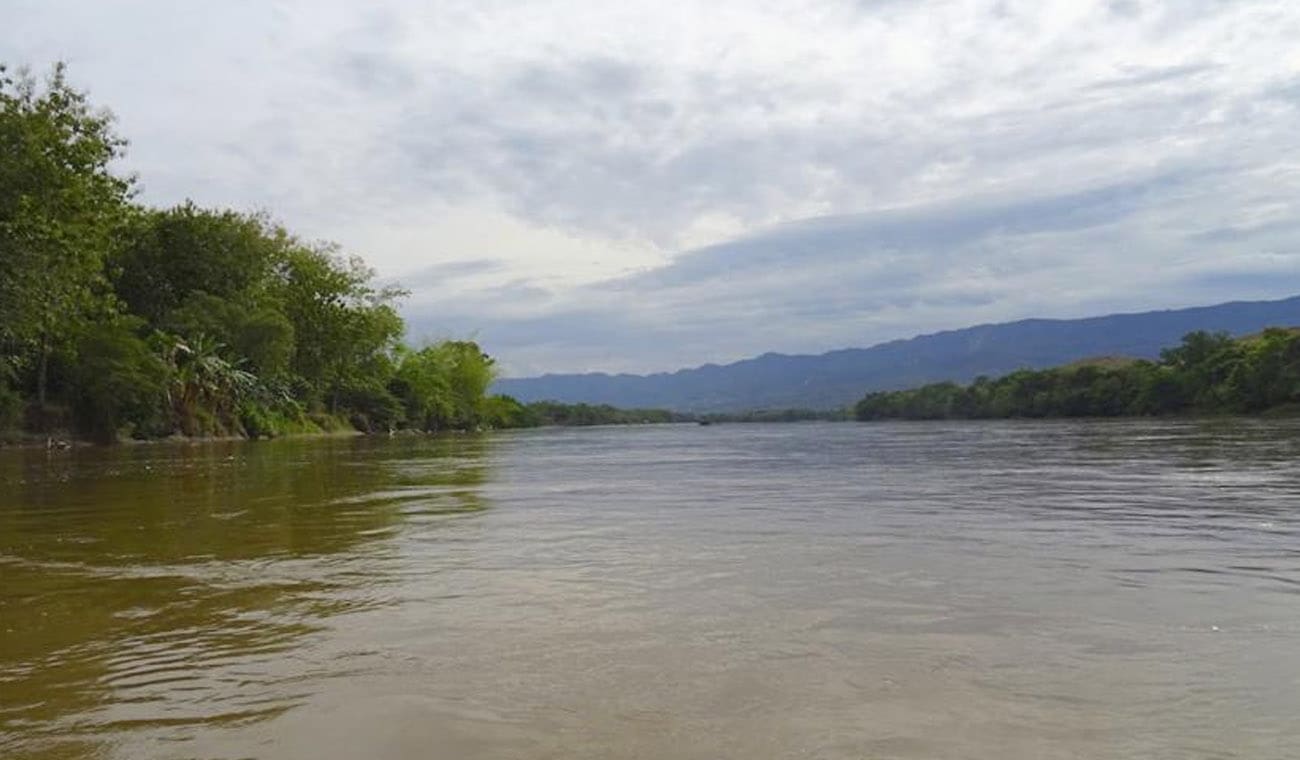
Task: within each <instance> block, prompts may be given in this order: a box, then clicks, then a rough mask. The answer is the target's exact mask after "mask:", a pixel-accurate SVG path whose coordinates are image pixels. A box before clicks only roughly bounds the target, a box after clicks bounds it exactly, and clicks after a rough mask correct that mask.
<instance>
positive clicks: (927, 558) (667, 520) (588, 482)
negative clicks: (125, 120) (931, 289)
mask: <svg viewBox="0 0 1300 760" xmlns="http://www.w3.org/2000/svg"><path fill="white" fill-rule="evenodd" d="M0 757H4V758H33V759H34V758H42V759H45V758H104V759H106V760H118V759H121V760H148V759H149V758H168V759H171V758H254V757H255V758H303V759H307V758H311V759H313V760H315V759H316V758H327V759H328V758H339V759H345V758H346V759H349V760H350V759H351V758H393V759H399V760H406V759H408V758H412V759H413V758H454V759H456V760H461V759H464V760H475V759H477V758H518V759H521V760H528V759H532V758H554V759H555V760H561V759H563V760H574V759H587V758H591V759H595V758H602V759H604V758H663V759H665V760H670V759H675V758H699V759H700V760H705V759H708V760H715V759H717V758H746V759H749V758H757V759H766V758H773V759H775V758H782V759H784V758H828V759H829V758H976V759H982V758H989V759H995V758H996V759H998V760H1003V759H1007V758H1026V759H1029V758H1032V759H1033V760H1047V759H1051V758H1180V759H1181V758H1236V757H1240V758H1296V757H1300V423H1297V422H1290V421H1288V422H1265V421H1245V420H1224V421H1209V422H1196V421H1180V422H1153V421H1133V422H1037V423H1030V422H1021V423H960V424H939V423H936V424H929V423H911V424H878V425H862V424H853V423H840V424H816V423H812V424H787V425H716V426H712V427H699V426H681V425H679V426H653V427H634V428H599V429H563V430H561V429H553V430H541V431H524V432H515V433H505V434H492V435H485V436H477V437H459V438H450V439H426V438H398V439H373V438H356V439H321V440H282V441H273V442H258V443H210V444H196V445H174V444H160V445H141V446H123V447H118V448H114V449H78V450H74V451H69V452H58V451H56V452H46V451H43V450H42V451H34V450H11V451H2V452H0Z"/></svg>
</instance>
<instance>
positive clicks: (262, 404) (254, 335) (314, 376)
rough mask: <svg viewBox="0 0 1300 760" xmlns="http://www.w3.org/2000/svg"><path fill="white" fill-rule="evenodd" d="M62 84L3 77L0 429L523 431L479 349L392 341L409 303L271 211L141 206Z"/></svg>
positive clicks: (63, 78) (115, 155) (106, 141)
mask: <svg viewBox="0 0 1300 760" xmlns="http://www.w3.org/2000/svg"><path fill="white" fill-rule="evenodd" d="M125 147H126V142H125V141H124V140H123V139H121V138H120V137H118V136H117V134H116V133H115V132H114V130H113V117H112V115H111V114H110V113H109V112H107V111H105V110H100V109H97V108H95V107H93V106H92V105H91V103H90V101H89V99H88V97H87V96H86V94H85V93H83V92H80V91H78V90H76V89H75V88H73V87H72V86H71V85H70V84H69V82H68V79H67V75H66V70H65V68H64V67H63V66H62V65H59V66H56V67H55V68H54V69H53V71H52V72H51V73H50V74H49V75H48V76H47V77H45V78H44V79H37V78H36V77H34V76H32V75H31V74H30V73H27V72H18V73H11V72H10V71H9V70H8V69H5V68H0V431H3V430H5V429H10V430H12V429H13V428H15V427H25V428H26V429H27V430H29V431H32V432H46V431H51V430H59V429H71V430H73V431H75V432H79V433H81V434H83V435H87V436H91V437H94V438H95V439H97V440H104V441H108V440H113V439H116V438H117V437H119V436H121V435H129V436H134V437H154V436H166V435H176V434H180V435H190V436H195V435H241V434H242V435H250V436H262V435H275V434H278V433H281V432H292V431H311V430H322V429H331V428H337V427H340V426H344V425H348V424H351V425H353V426H355V427H357V428H359V429H361V430H365V431H391V430H396V429H400V428H406V427H410V428H416V429H420V430H429V431H433V430H451V429H457V430H470V429H476V428H480V427H487V426H500V425H506V424H515V423H518V422H519V421H520V417H519V414H520V410H521V409H522V407H520V405H519V404H518V403H517V402H514V401H513V400H509V399H489V398H488V396H487V391H488V386H489V385H490V383H491V381H492V379H493V377H494V362H493V360H492V359H491V358H490V357H488V356H487V355H486V354H485V353H483V351H482V350H481V349H480V348H479V347H478V345H477V344H475V343H473V342H471V341H444V342H442V343H436V344H429V345H426V346H421V347H418V348H410V347H407V346H405V345H403V344H402V342H401V340H402V337H403V334H404V332H405V326H404V324H403V322H402V319H401V317H400V316H399V315H398V312H397V303H398V301H399V299H401V298H402V297H403V295H404V293H403V291H402V290H401V289H399V288H397V287H393V286H389V285H384V284H381V283H379V282H377V280H376V275H375V273H374V271H373V270H371V269H370V268H368V267H367V266H366V265H365V263H364V262H363V261H362V259H360V258H359V257H357V256H355V255H347V254H345V253H344V252H343V251H341V250H340V249H339V248H338V247H337V246H335V245H333V244H330V243H317V242H309V241H304V240H303V239H301V238H299V237H297V236H295V235H294V234H292V233H291V232H289V231H288V230H286V229H284V228H283V227H282V226H280V225H278V224H276V223H275V222H274V221H273V219H272V218H271V217H270V216H269V215H268V214H266V213H264V212H258V213H244V212H239V211H234V210H229V209H210V208H204V207H201V206H199V205H197V204H195V203H193V202H191V201H186V202H184V203H181V204H179V205H177V206H174V207H171V208H161V209H160V208H150V207H147V206H143V205H141V204H138V203H137V202H136V201H135V198H134V193H133V190H134V178H132V177H129V176H125V175H123V174H121V173H120V172H117V171H116V170H115V162H116V161H117V160H118V159H119V158H121V157H122V156H123V151H124V150H125Z"/></svg>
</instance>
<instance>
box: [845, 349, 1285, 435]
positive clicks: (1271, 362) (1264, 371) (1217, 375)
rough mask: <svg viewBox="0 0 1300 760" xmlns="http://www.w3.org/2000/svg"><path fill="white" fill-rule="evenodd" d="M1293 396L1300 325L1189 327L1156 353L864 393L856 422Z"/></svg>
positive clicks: (1222, 404)
mask: <svg viewBox="0 0 1300 760" xmlns="http://www.w3.org/2000/svg"><path fill="white" fill-rule="evenodd" d="M1297 404H1300V331H1296V330H1291V329H1281V328H1272V329H1268V330H1265V331H1264V332H1263V333H1261V334H1260V335H1256V336H1252V337H1249V338H1245V339H1241V340H1234V339H1232V338H1231V337H1229V336H1228V335H1226V334H1222V333H1206V332H1193V333H1190V334H1188V335H1187V336H1186V337H1184V338H1183V342H1182V344H1181V345H1179V346H1176V347H1173V348H1170V349H1167V350H1165V351H1163V352H1162V353H1161V357H1160V360H1159V361H1154V362H1151V361H1109V362H1094V363H1080V364H1076V365H1071V366H1067V367H1060V368H1057V369H1049V370H1041V371H1031V370H1021V371H1018V372H1013V373H1012V374H1010V375H1006V376H1005V377H1001V378H998V379H996V380H990V379H989V378H978V379H976V380H975V382H973V383H971V384H970V385H967V386H960V385H957V384H956V383H933V384H930V385H926V386H922V387H920V388H915V389H912V390H905V391H884V392H878V393H869V394H867V395H866V396H865V397H864V398H863V399H862V400H861V401H859V402H858V404H857V406H856V407H855V409H854V414H855V416H856V417H857V419H859V420H880V419H973V418H1005V417H1117V416H1126V415H1140V416H1155V415H1169V414H1192V413H1197V414H1215V413H1240V414H1251V413H1258V412H1263V411H1266V410H1270V409H1277V408H1282V407H1288V406H1291V405H1297Z"/></svg>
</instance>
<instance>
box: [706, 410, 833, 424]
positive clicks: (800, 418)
mask: <svg viewBox="0 0 1300 760" xmlns="http://www.w3.org/2000/svg"><path fill="white" fill-rule="evenodd" d="M848 418H849V414H848V411H847V410H845V409H832V410H829V411H827V410H819V409H755V410H753V411H749V412H736V413H731V414H729V413H717V414H702V415H700V417H699V419H700V421H701V422H704V423H713V422H811V421H813V420H819V421H823V422H839V421H843V420H847V419H848Z"/></svg>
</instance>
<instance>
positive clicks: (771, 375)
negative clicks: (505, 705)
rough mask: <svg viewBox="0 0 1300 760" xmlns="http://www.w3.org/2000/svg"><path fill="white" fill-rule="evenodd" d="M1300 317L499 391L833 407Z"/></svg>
mask: <svg viewBox="0 0 1300 760" xmlns="http://www.w3.org/2000/svg"><path fill="white" fill-rule="evenodd" d="M1293 325H1300V296H1295V297H1292V298H1286V299H1283V300H1279V301H1249V302H1244V301H1238V302H1232V303H1224V304H1218V305H1215V306H1202V307H1195V308H1189V309H1177V310H1169V311H1150V312H1143V313H1137V314H1110V315H1107V316H1100V317H1088V318H1084V319H1025V320H1020V321H1018V322H1006V323H1001V324H987V325H978V326H976V327H968V328H965V329H960V330H947V331H944V332H937V333H932V334H928V335H920V336H917V337H915V338H910V339H907V340H895V341H890V342H888V343H881V344H878V345H875V346H871V347H870V348H847V349H841V350H838V351H831V352H829V353H824V354H817V355H788V354H777V353H767V354H763V355H762V356H757V357H754V358H752V359H745V360H743V361H738V362H734V363H732V364H725V365H718V364H705V365H703V366H700V367H694V368H691V369H682V370H678V371H676V372H659V373H655V374H649V375H630V374H617V375H610V374H605V373H601V372H593V373H585V374H549V375H542V376H540V377H528V378H506V379H502V380H499V381H497V383H496V385H495V387H494V391H495V392H497V393H506V394H509V395H511V396H514V397H515V398H518V399H519V400H520V401H526V402H527V401H543V400H549V401H561V402H565V403H579V402H585V403H591V404H611V405H613V406H620V407H641V408H649V407H655V408H665V409H673V410H677V411H684V412H713V411H744V410H752V409H779V408H793V407H799V408H808V409H831V408H837V407H843V406H845V405H848V404H852V403H854V402H855V401H857V400H858V399H859V398H861V397H862V395H863V394H864V393H866V392H867V391H873V390H897V389H902V388H909V387H914V386H917V385H921V384H924V383H930V382H938V381H942V380H955V381H958V382H968V381H970V380H972V379H974V378H975V377H978V376H979V375H988V376H990V377H994V376H998V375H1004V374H1006V373H1008V372H1013V371H1015V370H1017V369H1022V368H1030V369H1041V368H1046V367H1053V366H1057V365H1061V364H1068V363H1070V362H1073V361H1077V360H1079V359H1084V358H1089V357H1096V356H1129V357H1135V358H1155V357H1156V356H1158V355H1159V353H1160V350H1161V349H1163V348H1168V347H1170V346H1173V345H1176V344H1177V343H1178V342H1179V341H1180V340H1181V339H1182V336H1183V335H1185V334H1187V333H1189V332H1192V331H1195V330H1208V331H1212V332H1218V331H1223V332H1227V333H1230V334H1233V335H1246V334H1249V333H1253V332H1258V331H1259V330H1262V329H1264V328H1265V327H1272V326H1293Z"/></svg>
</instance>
